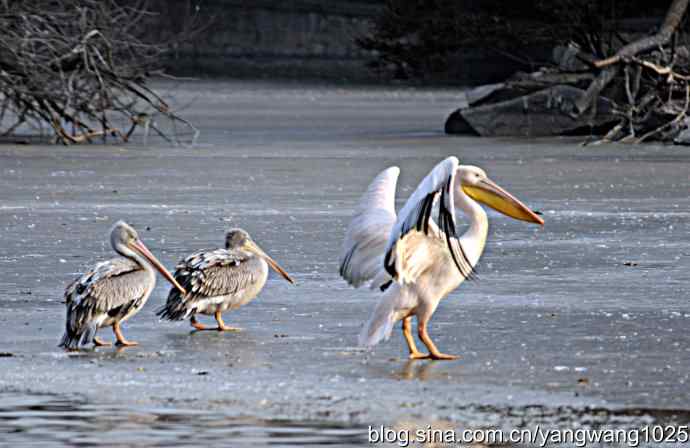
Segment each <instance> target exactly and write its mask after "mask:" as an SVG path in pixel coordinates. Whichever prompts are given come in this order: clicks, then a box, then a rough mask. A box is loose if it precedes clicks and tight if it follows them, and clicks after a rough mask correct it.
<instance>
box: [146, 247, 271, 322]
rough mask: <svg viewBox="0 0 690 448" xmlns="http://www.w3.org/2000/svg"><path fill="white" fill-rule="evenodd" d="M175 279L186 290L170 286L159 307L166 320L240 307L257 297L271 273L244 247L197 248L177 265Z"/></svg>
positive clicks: (159, 313) (263, 263)
mask: <svg viewBox="0 0 690 448" xmlns="http://www.w3.org/2000/svg"><path fill="white" fill-rule="evenodd" d="M174 276H175V279H176V280H177V281H178V282H179V283H180V284H181V285H182V287H183V288H185V290H187V295H186V296H183V295H182V294H181V293H180V292H179V291H178V290H176V289H174V288H173V289H171V290H170V293H169V295H168V300H167V302H166V304H165V306H164V307H163V308H161V309H160V310H159V311H158V313H157V314H158V316H160V317H161V318H162V319H167V320H183V319H186V318H188V317H190V316H193V315H194V314H197V313H199V314H213V313H215V312H216V311H221V312H222V311H226V310H228V309H233V308H237V307H240V306H242V305H244V304H246V303H248V302H249V301H251V300H252V299H254V298H255V297H256V295H257V294H258V293H259V292H260V291H261V289H262V288H263V286H264V284H265V283H266V278H267V277H268V265H267V263H266V261H264V260H263V259H261V258H260V257H258V256H257V255H256V254H254V253H252V252H249V251H245V250H242V249H216V250H209V251H201V252H196V253H194V254H192V255H190V256H188V257H187V258H185V259H183V260H182V261H180V263H178V265H177V266H176V271H175V274H174Z"/></svg>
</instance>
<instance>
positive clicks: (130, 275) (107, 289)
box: [60, 258, 156, 349]
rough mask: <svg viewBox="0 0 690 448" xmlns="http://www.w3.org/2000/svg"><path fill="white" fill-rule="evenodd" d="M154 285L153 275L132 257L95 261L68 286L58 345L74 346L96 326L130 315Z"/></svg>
mask: <svg viewBox="0 0 690 448" xmlns="http://www.w3.org/2000/svg"><path fill="white" fill-rule="evenodd" d="M155 285H156V279H155V276H153V275H151V274H150V273H149V272H147V271H146V270H145V269H144V268H143V267H142V266H141V265H140V264H139V263H137V262H135V261H134V260H129V259H127V258H114V259H112V260H108V261H104V262H101V263H98V264H97V265H96V266H95V267H94V268H93V269H92V270H90V271H89V272H87V273H85V274H83V275H82V276H80V277H78V278H77V279H75V280H74V281H73V282H72V283H70V285H69V286H67V289H66V291H65V304H66V306H67V318H66V322H65V334H64V335H63V337H62V340H61V341H60V346H61V347H64V348H67V349H77V348H79V347H80V346H82V345H85V344H88V343H90V342H91V341H92V340H93V338H94V337H95V336H96V331H97V330H98V328H100V327H104V326H108V325H112V324H113V323H114V322H115V321H119V322H121V321H124V320H126V319H127V318H129V317H131V316H132V315H133V314H135V313H136V312H137V311H139V309H141V307H142V306H144V304H145V303H146V300H147V299H148V297H149V295H150V294H151V291H153V288H154V287H155Z"/></svg>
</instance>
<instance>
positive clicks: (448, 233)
mask: <svg viewBox="0 0 690 448" xmlns="http://www.w3.org/2000/svg"><path fill="white" fill-rule="evenodd" d="M458 165H459V162H458V159H457V158H456V157H452V156H451V157H448V158H447V159H445V160H443V161H442V162H440V163H439V164H438V165H436V166H435V167H434V169H432V170H431V172H430V173H429V174H428V175H427V176H426V177H425V178H424V179H423V180H422V182H420V184H419V185H418V186H417V189H416V190H415V191H414V193H413V194H412V196H410V198H409V199H408V200H407V202H406V203H405V206H404V207H403V208H402V210H400V214H399V215H398V220H397V221H396V222H395V225H394V226H393V229H392V231H391V233H390V238H389V239H388V244H387V245H386V249H385V255H384V267H385V269H386V271H387V272H388V273H389V274H390V275H391V277H393V278H394V279H396V280H397V281H398V282H400V283H411V282H414V281H415V279H416V278H417V276H418V275H419V274H421V273H422V272H423V271H424V267H425V264H426V263H430V262H433V261H434V260H429V259H427V258H425V257H421V256H416V255H415V253H414V252H415V248H416V246H418V245H419V244H420V242H419V238H417V236H414V237H413V235H412V233H414V234H415V235H416V234H417V233H423V234H424V235H427V236H428V235H429V233H430V229H432V231H436V229H435V226H434V225H433V224H434V223H433V221H432V219H431V212H432V211H433V207H434V203H435V201H436V199H437V198H439V196H440V201H439V212H438V230H437V231H438V232H439V234H440V235H441V236H442V237H443V238H444V239H445V241H446V246H447V247H448V250H449V252H450V255H451V258H452V259H453V262H454V263H455V266H456V267H457V268H458V270H459V271H460V273H461V274H462V275H463V276H464V277H466V278H467V277H472V276H473V274H474V270H473V268H472V264H471V263H470V262H469V260H468V259H467V256H466V255H465V252H464V251H463V250H462V246H461V245H460V243H459V241H458V239H457V234H456V231H455V201H454V186H455V173H456V171H457V168H458ZM434 233H435V232H434Z"/></svg>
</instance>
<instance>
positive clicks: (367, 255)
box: [340, 166, 400, 288]
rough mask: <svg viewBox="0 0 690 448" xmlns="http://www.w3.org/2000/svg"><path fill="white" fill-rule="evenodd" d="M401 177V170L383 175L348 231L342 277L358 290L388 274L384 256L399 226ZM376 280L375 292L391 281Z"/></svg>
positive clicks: (359, 207) (370, 191) (363, 201)
mask: <svg viewBox="0 0 690 448" xmlns="http://www.w3.org/2000/svg"><path fill="white" fill-rule="evenodd" d="M399 175H400V168H398V167H397V166H392V167H390V168H387V169H385V170H384V171H382V172H381V173H379V175H378V176H376V177H375V178H374V180H373V181H372V182H371V184H370V185H369V188H367V191H366V193H364V195H363V196H362V199H360V201H359V204H358V205H357V209H356V210H355V214H354V216H353V217H352V221H350V225H349V226H348V227H347V233H346V234H345V241H344V242H343V249H342V255H341V257H340V275H341V276H342V277H343V278H344V279H345V280H347V282H348V283H349V284H351V285H352V286H354V287H355V288H357V287H359V286H361V285H362V284H363V283H365V282H367V281H369V280H371V279H372V278H374V277H377V275H378V274H385V271H384V270H383V254H384V251H385V249H386V243H387V242H388V236H389V235H390V231H391V228H392V227H393V224H395V219H396V216H395V187H396V184H397V182H398V176H399ZM376 280H377V281H376V282H374V283H376V284H374V283H372V285H371V287H372V288H375V287H378V286H380V285H379V284H378V283H383V282H385V281H387V280H389V278H388V276H387V275H385V278H384V279H383V281H380V280H379V278H377V279H376Z"/></svg>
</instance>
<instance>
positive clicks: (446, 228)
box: [340, 157, 544, 359]
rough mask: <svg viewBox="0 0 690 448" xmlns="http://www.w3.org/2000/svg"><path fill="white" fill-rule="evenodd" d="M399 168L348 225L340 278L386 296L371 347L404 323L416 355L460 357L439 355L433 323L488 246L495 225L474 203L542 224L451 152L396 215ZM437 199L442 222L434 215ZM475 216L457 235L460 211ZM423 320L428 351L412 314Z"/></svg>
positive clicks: (367, 341) (369, 330)
mask: <svg viewBox="0 0 690 448" xmlns="http://www.w3.org/2000/svg"><path fill="white" fill-rule="evenodd" d="M399 174H400V169H399V168H398V167H395V166H394V167H390V168H388V169H386V170H384V171H383V172H381V173H380V174H379V175H378V176H376V178H374V180H373V181H372V183H371V184H370V185H369V188H368V189H367V191H366V193H365V194H364V195H363V197H362V199H361V200H360V203H359V205H358V206H357V209H356V211H355V214H354V216H353V218H352V221H351V222H350V224H349V227H348V229H347V233H346V235H345V241H344V243H343V250H342V256H341V263H340V275H341V276H342V277H343V278H344V279H345V280H346V281H347V282H348V283H350V284H351V285H352V286H354V287H359V286H361V285H363V284H366V283H367V282H368V283H369V286H370V288H371V289H378V290H380V291H381V295H380V298H379V301H378V304H377V305H376V308H375V309H374V312H373V314H372V315H371V318H370V319H369V322H368V323H367V324H366V325H365V327H364V329H363V331H362V333H361V334H360V337H359V342H360V345H363V346H366V347H373V346H374V345H376V344H377V343H379V342H380V341H381V340H383V339H388V338H389V337H390V335H391V332H392V329H393V325H394V324H395V323H396V322H397V321H399V320H402V332H403V336H404V337H405V341H406V342H407V346H408V348H409V351H410V358H411V359H424V358H431V359H456V358H457V356H453V355H447V354H445V353H441V352H440V351H439V350H438V349H437V348H436V346H435V345H434V342H433V341H432V340H431V337H430V336H429V333H428V330H427V325H428V323H429V320H430V319H431V316H432V315H433V314H434V311H436V307H437V306H438V304H439V302H440V301H441V299H443V298H444V297H446V296H447V295H448V294H449V293H450V292H452V291H453V290H454V289H455V288H457V287H458V286H460V283H462V282H463V281H464V280H465V279H468V278H470V279H471V278H473V277H474V276H475V275H476V274H475V270H474V267H475V265H476V264H477V262H478V261H479V257H480V256H481V254H482V252H483V251H484V245H485V244H486V237H487V233H488V229H489V222H488V219H487V216H486V212H485V211H484V209H483V208H482V207H481V206H480V205H479V204H478V203H477V202H476V201H479V202H481V203H483V204H485V205H488V206H489V207H491V208H493V209H495V210H497V211H499V212H501V213H503V214H505V215H507V216H510V217H512V218H515V219H519V220H522V221H527V222H532V223H536V224H540V225H544V221H543V220H542V219H541V218H540V217H539V216H537V215H536V214H535V213H534V212H533V211H532V210H530V209H529V208H528V207H527V206H526V205H524V204H523V203H522V202H520V201H518V200H517V199H516V198H515V197H513V196H512V195H511V194H510V193H508V192H507V191H505V190H504V189H503V188H501V187H499V186H498V185H496V184H495V183H494V182H493V181H492V180H490V179H489V178H488V177H487V175H486V173H485V172H484V171H483V170H482V169H481V168H478V167H476V166H468V165H460V164H459V162H458V159H457V158H455V157H448V158H447V159H445V160H443V161H442V162H441V163H439V164H438V165H436V166H435V167H434V169H433V170H431V172H430V173H429V174H428V175H427V176H426V177H425V178H424V179H423V180H422V182H421V183H420V184H419V185H418V186H417V189H416V190H415V191H414V193H413V194H412V196H410V198H409V199H408V200H407V202H406V203H405V205H404V206H403V208H402V209H401V210H400V214H399V215H396V213H395V188H396V183H397V180H398V175H399ZM437 202H438V222H434V219H433V218H432V212H433V210H434V205H435V203H437ZM456 208H459V209H460V210H462V211H463V212H464V213H465V215H466V216H467V218H468V219H469V227H468V230H467V231H466V232H465V233H464V234H463V235H462V236H459V237H458V235H457V233H456V220H455V209H456ZM413 316H416V317H417V332H418V336H419V339H420V340H421V341H422V342H423V343H424V345H425V346H426V347H427V349H428V350H429V353H428V354H426V353H422V352H420V351H419V350H417V347H416V345H415V341H414V337H413V335H412V331H411V329H412V317H413Z"/></svg>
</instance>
